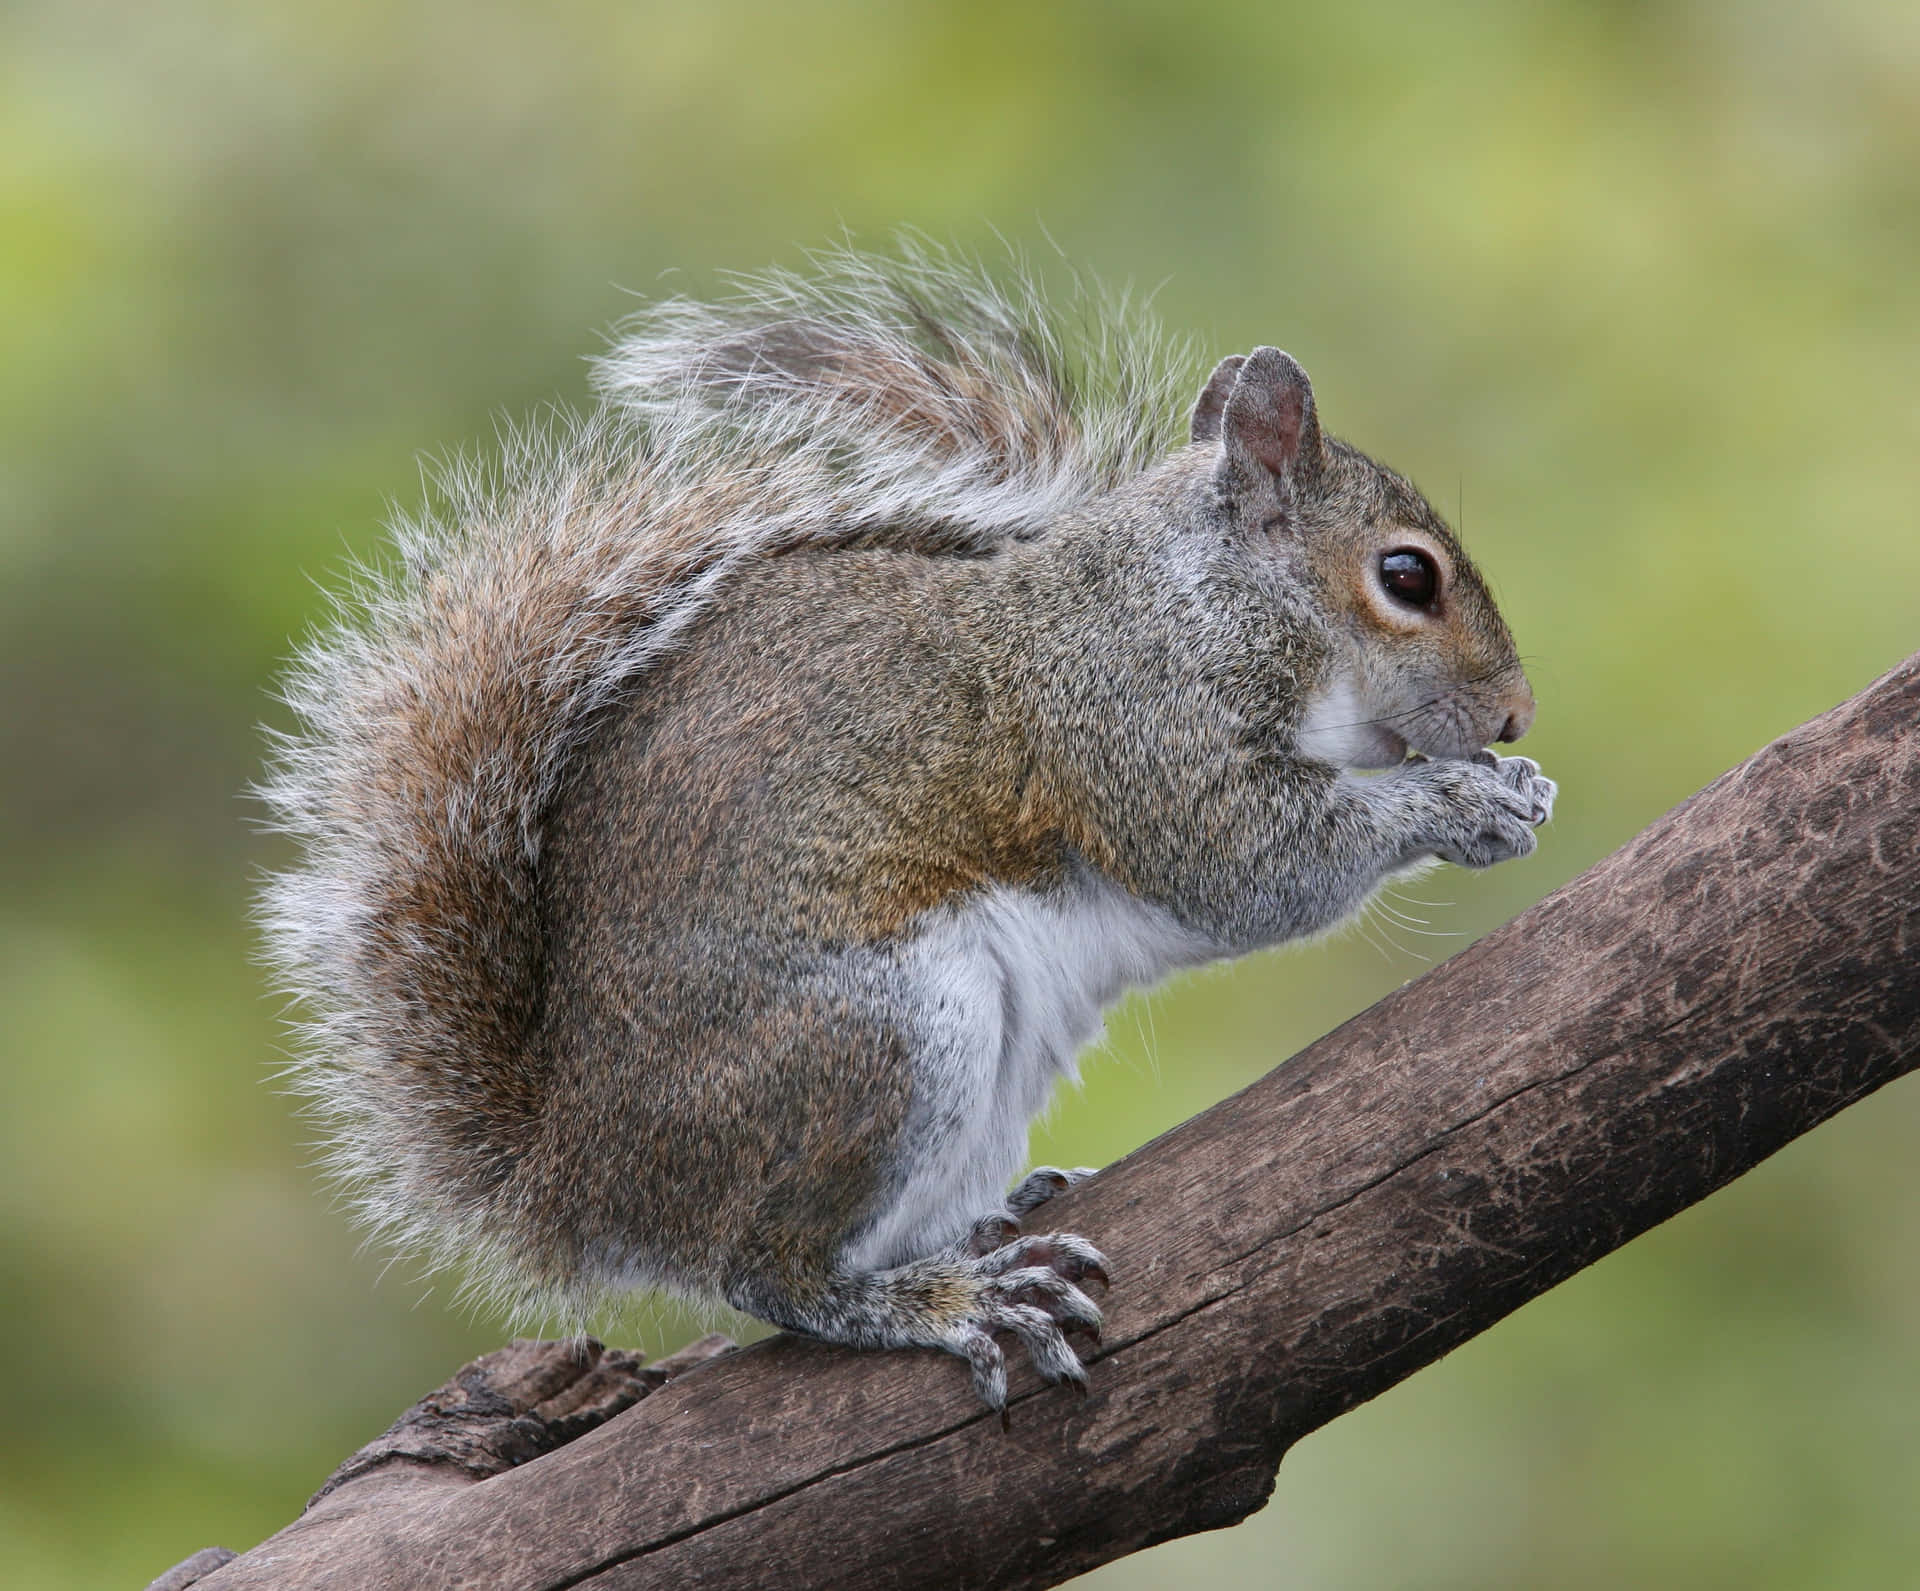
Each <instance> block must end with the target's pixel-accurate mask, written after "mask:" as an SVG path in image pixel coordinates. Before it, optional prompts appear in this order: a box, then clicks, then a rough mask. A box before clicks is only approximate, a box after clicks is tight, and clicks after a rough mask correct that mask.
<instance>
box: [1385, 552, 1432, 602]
mask: <svg viewBox="0 0 1920 1591" xmlns="http://www.w3.org/2000/svg"><path fill="white" fill-rule="evenodd" d="M1380 584H1381V585H1383V586H1385V587H1386V588H1387V595H1389V596H1391V597H1397V598H1398V599H1399V600H1400V601H1402V602H1404V603H1406V604H1407V605H1408V606H1409V607H1414V608H1430V607H1432V606H1433V600H1434V598H1435V597H1437V596H1439V595H1440V571H1439V570H1438V569H1436V568H1434V566H1433V560H1432V559H1431V558H1429V557H1428V556H1427V555H1426V554H1425V553H1423V552H1417V551H1415V550H1414V549H1413V548H1411V547H1402V548H1400V549H1399V550H1398V551H1396V552H1390V553H1388V554H1387V555H1386V556H1385V557H1384V558H1382V559H1381V560H1380Z"/></svg>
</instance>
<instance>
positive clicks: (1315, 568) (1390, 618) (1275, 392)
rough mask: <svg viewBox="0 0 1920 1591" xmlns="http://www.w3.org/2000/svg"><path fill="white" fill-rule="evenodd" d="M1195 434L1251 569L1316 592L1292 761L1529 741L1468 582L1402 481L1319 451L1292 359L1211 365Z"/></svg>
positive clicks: (1454, 546)
mask: <svg viewBox="0 0 1920 1591" xmlns="http://www.w3.org/2000/svg"><path fill="white" fill-rule="evenodd" d="M1192 434H1193V440H1194V442H1195V443H1196V444H1199V445H1202V446H1206V447H1210V448H1211V449H1212V450H1213V451H1212V487H1213V493H1214V498H1215V501H1216V502H1217V503H1218V504H1219V505H1220V507H1221V508H1222V509H1223V510H1224V511H1225V512H1227V513H1228V514H1229V515H1231V516H1232V518H1233V519H1234V520H1235V521H1236V522H1237V524H1238V526H1239V528H1240V530H1241V532H1242V534H1244V535H1245V536H1248V537H1250V538H1252V540H1253V542H1254V544H1255V546H1256V547H1257V549H1258V554H1257V555H1258V556H1259V557H1262V558H1265V557H1272V558H1273V559H1275V560H1276V561H1278V562H1280V563H1282V564H1284V566H1285V567H1286V569H1287V570H1288V571H1290V573H1291V575H1292V577H1293V578H1295V579H1297V580H1299V581H1301V582H1304V583H1306V584H1308V585H1310V586H1311V587H1312V588H1313V590H1314V594H1315V597H1316V599H1317V600H1316V604H1315V605H1316V607H1317V609H1318V611H1319V612H1320V614H1321V615H1322V616H1323V617H1324V618H1325V620H1326V621H1327V625H1328V629H1329V632H1330V633H1329V636H1328V641H1329V646H1328V656H1327V660H1326V666H1325V668H1324V670H1322V671H1321V675H1320V677H1319V678H1318V679H1317V680H1316V681H1315V683H1314V687H1313V689H1312V690H1311V691H1310V692H1309V694H1308V696H1307V699H1306V700H1305V702H1304V703H1303V711H1302V716H1301V721H1300V723H1299V726H1298V730H1297V735H1296V742H1297V745H1298V747H1299V749H1300V751H1301V752H1302V753H1303V754H1304V755H1306V756H1308V757H1311V758H1313V759H1314V760H1316V761H1321V762H1328V763H1332V764H1335V765H1336V766H1340V767H1351V768H1383V767H1390V766H1392V765H1393V764H1395V763H1397V762H1399V761H1400V760H1401V759H1402V758H1403V757H1405V756H1406V754H1407V753H1408V752H1409V751H1415V752H1420V753H1422V754H1424V755H1426V756H1431V757H1467V756H1471V755H1472V754H1473V753H1474V752H1476V751H1478V750H1479V749H1480V748H1481V747H1483V746H1486V745H1488V744H1489V743H1491V742H1493V741H1495V740H1502V741H1506V740H1518V739H1519V738H1520V737H1521V736H1522V735H1524V734H1525V733H1526V732H1527V728H1528V726H1529V725H1530V724H1531V723H1532V722H1533V710H1534V703H1533V692H1532V690H1531V689H1530V688H1529V686H1528V684H1527V678H1526V674H1525V672H1524V671H1523V670H1522V669H1521V666H1520V660H1519V658H1518V657H1517V656H1516V655H1515V652H1514V648H1513V637H1512V635H1511V634H1509V633H1508V630H1507V626H1506V622H1505V621H1504V620H1503V619H1502V618H1501V617H1500V610H1499V608H1498V607H1497V606H1496V605H1495V603H1494V600H1493V596H1492V593H1491V592H1489V591H1488V590H1487V587H1486V583H1485V582H1484V581H1483V580H1482V579H1481V578H1480V574H1479V571H1478V570H1476V569H1475V568H1474V566H1473V563H1472V561H1471V560H1470V559H1469V558H1468V557H1467V555H1466V551H1465V549H1463V548H1462V547H1461V545H1460V543H1459V541H1458V540H1457V539H1456V538H1455V536H1454V534H1453V532H1452V531H1451V530H1449V529H1448V528H1447V525H1446V522H1445V521H1444V520H1442V519H1441V517H1440V516H1439V515H1438V514H1437V513H1435V512H1434V510H1433V507H1432V505H1430V504H1429V503H1428V502H1427V500H1426V499H1425V498H1424V497H1422V496H1421V495H1420V493H1419V492H1418V491H1417V490H1415V489H1414V487H1413V486H1412V485H1411V484H1410V483H1409V482H1408V481H1406V480H1404V479H1403V478H1402V477H1400V476H1399V475H1396V474H1394V472H1393V471H1391V470H1389V469H1386V468H1384V467H1383V466H1381V465H1379V464H1377V463H1375V462H1374V461H1373V460H1372V459H1370V458H1368V457H1367V456H1366V455H1365V454H1364V453H1361V452H1360V451H1359V450H1358V449H1356V448H1352V447H1349V446H1347V444H1345V443H1344V442H1340V441H1338V440H1336V439H1334V438H1331V437H1326V436H1323V435H1322V433H1321V430H1320V421H1319V416H1318V414H1317V412H1316V410H1315V407H1314V401H1313V385H1312V383H1311V382H1309V381H1308V379H1307V373H1306V371H1304V370H1303V369H1301V368H1300V365H1299V364H1298V363H1297V362H1296V361H1295V360H1294V359H1292V358H1291V357H1290V356H1289V355H1287V354H1284V353H1282V352H1281V351H1280V350H1279V349H1277V348H1256V349H1255V350H1254V351H1253V352H1252V353H1251V354H1246V355H1240V354H1236V355H1234V356H1233V357H1232V358H1229V359H1225V360H1222V361H1221V363H1220V364H1219V366H1218V367H1217V368H1216V369H1215V370H1214V372H1213V375H1212V376H1211V377H1210V378H1209V379H1208V381H1207V384H1206V386H1205V387H1204V388H1203V389H1202V391H1201V393H1200V397H1199V400H1198V402H1197V403H1196V404H1195V405H1194V409H1193V419H1192Z"/></svg>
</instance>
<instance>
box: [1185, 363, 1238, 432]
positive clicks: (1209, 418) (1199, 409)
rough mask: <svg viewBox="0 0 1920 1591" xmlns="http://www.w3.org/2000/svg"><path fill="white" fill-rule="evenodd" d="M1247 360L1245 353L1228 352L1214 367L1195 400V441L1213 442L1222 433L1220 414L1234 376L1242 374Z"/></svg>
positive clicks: (1193, 426) (1192, 423)
mask: <svg viewBox="0 0 1920 1591" xmlns="http://www.w3.org/2000/svg"><path fill="white" fill-rule="evenodd" d="M1246 362H1247V356H1246V355H1245V354H1228V355H1227V357H1226V358H1224V359H1222V360H1221V361H1220V363H1219V364H1217V365H1215V366H1214V367H1213V374H1212V375H1210V376H1208V377H1207V384H1206V385H1205V386H1204V387H1202V388H1201V389H1200V396H1199V397H1198V398H1196V399H1194V402H1193V420H1192V422H1191V425H1192V431H1193V439H1194V441H1196V442H1211V441H1212V440H1213V439H1214V438H1215V437H1216V436H1218V435H1219V434H1220V416H1221V414H1222V413H1223V412H1224V411H1225V409H1226V407H1227V396H1228V394H1229V393H1231V392H1232V391H1233V378H1234V377H1235V376H1237V375H1239V374H1240V367H1241V366H1242V365H1244V364H1245V363H1246Z"/></svg>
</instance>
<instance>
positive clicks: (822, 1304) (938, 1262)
mask: <svg viewBox="0 0 1920 1591" xmlns="http://www.w3.org/2000/svg"><path fill="white" fill-rule="evenodd" d="M1005 1224H1006V1217H1005V1216H1004V1215H1003V1214H1002V1213H1001V1212H998V1211H996V1212H993V1213H992V1214H990V1215H987V1216H984V1217H982V1219H981V1220H980V1221H979V1222H978V1223H976V1225H975V1227H974V1231H973V1233H972V1234H971V1235H970V1237H969V1239H968V1240H965V1241H963V1242H961V1243H959V1244H956V1245H955V1246H954V1247H953V1248H951V1249H947V1250H945V1251H943V1252H941V1253H939V1254H935V1255H931V1256H929V1257H928V1258H926V1259H919V1260H912V1261H909V1262H908V1263H907V1264H905V1265H898V1266H895V1267H894V1268H892V1269H891V1270H884V1271H870V1272H866V1273H861V1274H851V1275H849V1274H844V1273H843V1274H841V1275H839V1276H836V1277H834V1278H833V1279H831V1280H830V1281H829V1282H828V1283H827V1284H826V1285H825V1286H824V1287H823V1288H821V1289H820V1290H819V1291H818V1292H816V1293H814V1294H813V1295H812V1296H811V1297H810V1298H808V1299H807V1300H806V1302H805V1303H804V1304H801V1303H798V1302H796V1301H792V1300H788V1301H783V1303H782V1304H781V1306H780V1307H777V1308H773V1309H766V1308H763V1307H755V1306H751V1305H743V1307H750V1308H753V1312H754V1313H757V1314H762V1315H763V1316H764V1317H765V1318H768V1319H772V1320H775V1321H778V1322H779V1323H780V1324H783V1325H786V1326H789V1327H792V1328H793V1329H795V1330H798V1331H804V1332H806V1333H807V1334H808V1335H810V1336H814V1337H820V1338H823V1339H825V1340H826V1341H828V1342H840V1343H846V1344H848V1345H849V1346H852V1347H857V1348H941V1349H944V1350H945V1351H946V1352H948V1353H951V1354H954V1355H957V1356H958V1357H959V1358H962V1359H964V1360H966V1361H967V1364H968V1366H969V1367H970V1369H971V1370H972V1373H973V1388H974V1391H975V1392H976V1393H977V1394H978V1395H979V1397H980V1400H981V1401H982V1402H983V1403H985V1404H986V1405H987V1406H988V1407H989V1408H992V1409H997V1410H999V1411H1000V1413H1001V1415H1002V1418H1003V1420H1004V1418H1005V1414H1006V1406H1007V1365H1006V1355H1005V1353H1004V1351H1003V1350H1002V1348H1001V1346H1000V1344H999V1342H998V1341H996V1340H995V1339H996V1337H997V1336H999V1335H1003V1334H1004V1335H1010V1336H1012V1337H1013V1338H1014V1339H1015V1340H1017V1341H1018V1342H1019V1343H1020V1345H1021V1346H1022V1347H1023V1348H1024V1349H1025V1350H1026V1352H1027V1357H1028V1358H1029V1359H1030V1360H1031V1361H1032V1362H1033V1366H1034V1368H1035V1369H1036V1370H1038V1371H1039V1372H1040V1375H1041V1377H1042V1378H1043V1379H1045V1380H1047V1381H1065V1382H1068V1383H1070V1384H1072V1385H1075V1386H1080V1387H1084V1385H1085V1382H1086V1379H1087V1371H1086V1366H1085V1365H1083V1364H1082V1363H1081V1361H1080V1356H1079V1354H1078V1353H1076V1352H1075V1351H1074V1348H1073V1345H1072V1344H1071V1343H1070V1342H1068V1340H1067V1334H1068V1333H1069V1332H1077V1333H1080V1334H1083V1335H1085V1336H1086V1337H1088V1338H1090V1339H1091V1340H1092V1341H1093V1342H1094V1343H1095V1344H1096V1345H1097V1344H1098V1343H1099V1341H1100V1327H1101V1324H1102V1320H1103V1317H1102V1315H1101V1313H1100V1308H1099V1306H1098V1305H1097V1304H1095V1303H1094V1301H1093V1300H1092V1299H1091V1298H1090V1297H1088V1296H1087V1293H1086V1292H1085V1291H1084V1289H1083V1288H1082V1286H1081V1283H1083V1282H1099V1283H1100V1284H1102V1285H1105V1283H1106V1281H1107V1267H1106V1259H1105V1257H1104V1256H1103V1255H1102V1254H1101V1253H1100V1251H1099V1250H1098V1249H1096V1248H1095V1247H1094V1246H1093V1245H1092V1244H1091V1243H1089V1242H1087V1241H1086V1239H1084V1238H1080V1237H1075V1236H1073V1235H1072V1234H1071V1233H1067V1232H1049V1233H1046V1234H1043V1235H1028V1236H1014V1237H1012V1238H1011V1239H1010V1240H1009V1241H1006V1242H1003V1243H1000V1244H999V1245H998V1246H996V1247H992V1248H989V1249H987V1251H986V1252H984V1253H982V1252H976V1245H977V1244H978V1242H979V1239H980V1238H981V1237H982V1236H984V1235H985V1234H987V1232H988V1230H989V1228H990V1227H991V1228H993V1229H994V1230H996V1231H999V1232H1001V1233H1002V1234H1003V1235H1004V1228H1005Z"/></svg>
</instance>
